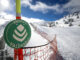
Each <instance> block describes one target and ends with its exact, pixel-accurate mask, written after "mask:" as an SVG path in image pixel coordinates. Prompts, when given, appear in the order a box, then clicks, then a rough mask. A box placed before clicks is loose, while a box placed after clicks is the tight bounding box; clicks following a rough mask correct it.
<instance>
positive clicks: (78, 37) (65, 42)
mask: <svg viewBox="0 0 80 60" xmlns="http://www.w3.org/2000/svg"><path fill="white" fill-rule="evenodd" d="M40 27H41V28H42V30H43V31H45V32H46V31H47V34H48V35H50V38H51V36H54V34H56V36H57V43H58V44H57V45H58V50H59V53H60V54H61V55H62V56H63V58H64V60H80V54H79V52H80V28H79V27H76V28H74V27H66V28H61V27H60V28H59V27H58V28H49V27H43V26H40Z"/></svg>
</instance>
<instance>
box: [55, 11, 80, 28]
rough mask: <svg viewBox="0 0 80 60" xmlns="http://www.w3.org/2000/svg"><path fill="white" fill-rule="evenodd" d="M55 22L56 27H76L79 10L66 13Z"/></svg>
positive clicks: (79, 22)
mask: <svg viewBox="0 0 80 60" xmlns="http://www.w3.org/2000/svg"><path fill="white" fill-rule="evenodd" d="M55 23H56V26H57V27H78V26H80V12H75V13H73V14H70V15H67V16H65V17H63V18H61V19H60V20H57V21H55Z"/></svg>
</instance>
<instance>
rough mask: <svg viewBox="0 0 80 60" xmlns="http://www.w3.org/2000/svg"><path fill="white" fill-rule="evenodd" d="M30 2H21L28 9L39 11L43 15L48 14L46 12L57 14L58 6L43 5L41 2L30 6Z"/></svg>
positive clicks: (29, 0)
mask: <svg viewBox="0 0 80 60" xmlns="http://www.w3.org/2000/svg"><path fill="white" fill-rule="evenodd" d="M31 2H32V0H22V5H23V6H25V7H26V6H29V7H30V9H32V10H33V11H41V12H43V13H45V12H48V10H55V11H57V12H59V11H60V10H59V7H60V6H59V5H58V4H56V5H53V6H49V5H47V4H45V3H42V2H36V4H35V5H33V4H31Z"/></svg>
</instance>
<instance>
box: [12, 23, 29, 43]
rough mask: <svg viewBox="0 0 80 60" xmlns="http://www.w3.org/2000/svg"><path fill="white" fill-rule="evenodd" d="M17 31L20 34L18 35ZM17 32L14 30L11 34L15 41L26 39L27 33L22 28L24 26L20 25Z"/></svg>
mask: <svg viewBox="0 0 80 60" xmlns="http://www.w3.org/2000/svg"><path fill="white" fill-rule="evenodd" d="M17 30H18V31H19V32H21V33H19V32H18V31H17ZM17 30H16V29H15V30H14V33H15V34H13V38H14V39H16V40H17V41H21V42H22V41H23V40H25V38H26V37H27V35H28V33H27V31H26V29H25V28H24V26H23V25H21V24H20V25H19V26H18V27H17ZM23 30H24V31H23ZM22 31H23V32H22ZM16 35H17V36H19V37H17V36H16ZM20 37H22V38H20Z"/></svg>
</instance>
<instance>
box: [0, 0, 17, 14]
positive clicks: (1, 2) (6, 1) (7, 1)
mask: <svg viewBox="0 0 80 60" xmlns="http://www.w3.org/2000/svg"><path fill="white" fill-rule="evenodd" d="M14 5H15V4H14V3H13V1H11V0H0V13H1V12H4V11H13V10H14Z"/></svg>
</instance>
